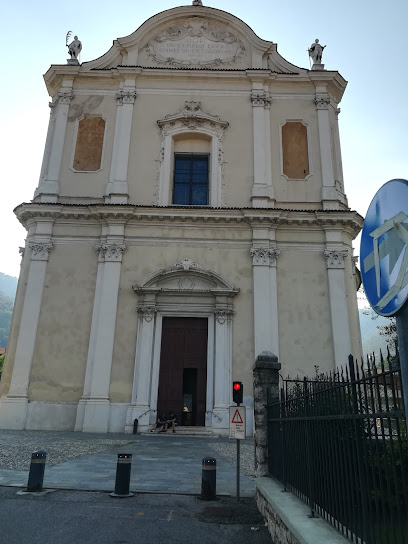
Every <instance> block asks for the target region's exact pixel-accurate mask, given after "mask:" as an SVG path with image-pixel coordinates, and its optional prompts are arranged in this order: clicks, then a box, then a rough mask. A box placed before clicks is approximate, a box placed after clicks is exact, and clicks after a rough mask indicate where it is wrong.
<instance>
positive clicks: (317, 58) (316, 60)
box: [308, 38, 326, 64]
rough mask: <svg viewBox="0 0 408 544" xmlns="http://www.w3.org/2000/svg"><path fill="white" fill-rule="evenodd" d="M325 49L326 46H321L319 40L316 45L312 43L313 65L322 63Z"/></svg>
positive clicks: (310, 49) (311, 55)
mask: <svg viewBox="0 0 408 544" xmlns="http://www.w3.org/2000/svg"><path fill="white" fill-rule="evenodd" d="M325 47H326V46H325V45H321V44H320V43H319V40H318V39H317V38H316V40H315V41H314V43H312V45H311V46H310V47H309V50H308V51H309V57H310V58H311V59H312V60H313V64H321V63H322V56H323V49H324V48H325Z"/></svg>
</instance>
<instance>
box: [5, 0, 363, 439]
mask: <svg viewBox="0 0 408 544" xmlns="http://www.w3.org/2000/svg"><path fill="white" fill-rule="evenodd" d="M76 40H77V37H76ZM79 43H80V42H79ZM75 44H76V45H75V47H77V50H80V45H78V42H75ZM85 49H86V46H85ZM70 55H71V60H70V61H69V62H68V63H67V64H66V65H52V66H51V67H50V69H49V70H48V72H47V73H46V74H45V82H46V86H47V90H48V92H49V94H50V96H51V99H52V101H51V103H50V107H51V115H50V122H49V130H48V134H47V139H46V142H45V151H44V159H43V165H42V171H41V175H40V180H39V184H38V187H37V189H36V190H35V194H34V198H33V200H32V201H31V202H29V203H23V204H21V205H20V206H18V207H17V208H16V210H15V214H16V216H17V218H18V220H19V221H20V222H21V223H22V224H23V225H24V227H25V228H26V229H27V240H26V246H25V248H23V249H22V263H21V274H20V280H19V286H18V291H17V297H16V303H15V310H14V315H13V320H12V328H11V333H10V338H9V346H8V350H7V358H6V363H5V369H4V372H3V378H2V381H1V382H0V395H1V396H0V427H1V428H10V429H45V430H46V429H54V430H76V431H84V432H132V429H133V422H134V420H135V419H137V420H138V423H139V429H141V430H146V429H147V428H149V426H150V425H151V424H152V423H154V422H155V420H156V417H157V415H158V413H159V412H162V411H167V410H173V411H174V412H175V413H176V415H177V418H178V420H179V423H181V424H183V425H187V426H188V425H193V426H194V425H195V426H200V427H202V426H205V427H207V428H208V429H210V430H212V431H213V432H214V434H221V435H225V434H227V433H228V427H229V421H228V419H229V417H228V407H229V406H230V404H231V402H232V381H233V380H240V381H242V382H243V384H244V404H245V406H246V409H247V430H248V433H249V434H251V433H252V431H253V417H252V412H253V386H252V368H253V363H254V361H255V358H256V357H257V356H258V355H260V354H262V353H264V352H272V353H273V354H275V355H277V356H278V357H279V361H280V362H281V364H282V371H283V373H284V374H285V375H288V374H290V375H291V376H296V375H299V376H303V375H305V374H309V375H310V374H312V373H313V372H314V366H315V365H318V366H319V369H320V371H325V370H333V369H334V368H335V367H336V366H337V365H341V364H344V363H345V362H346V361H347V356H348V355H349V353H353V354H355V355H356V356H358V355H359V354H360V353H361V340H360V329H359V321H358V311H357V299H356V283H357V277H358V272H357V271H356V268H355V262H354V259H353V253H352V240H353V239H354V238H355V237H356V235H357V234H358V232H359V230H360V229H361V226H362V218H361V217H360V216H359V215H358V214H357V213H356V212H354V211H351V210H350V209H349V207H348V204H347V199H346V196H345V192H344V184H343V174H342V163H341V151H340V140H339V128H338V113H339V107H338V105H339V102H340V101H341V98H342V95H343V93H344V90H345V87H346V81H345V80H344V79H343V77H342V76H341V75H340V74H339V73H338V72H336V71H329V70H325V69H324V65H323V64H321V55H320V58H319V63H315V65H314V66H313V68H312V69H311V70H309V69H304V68H299V67H297V66H294V65H293V64H291V63H290V62H289V61H287V60H285V59H284V58H283V57H282V56H281V55H280V54H279V53H278V51H277V46H276V44H275V43H273V42H271V41H265V40H262V39H260V38H259V37H258V36H256V34H255V33H254V32H253V31H252V30H251V29H250V28H249V27H248V26H247V25H246V24H245V23H244V22H243V21H241V20H240V19H238V18H236V17H235V16H233V15H232V14H229V13H226V12H223V11H221V10H217V9H214V8H208V7H205V6H202V5H201V2H194V3H193V5H191V6H185V7H179V8H174V9H170V10H168V11H165V12H162V13H159V14H157V15H155V16H154V17H152V18H150V19H149V20H147V21H146V22H145V23H144V24H142V25H141V26H140V28H138V30H136V31H135V32H134V33H133V34H131V35H129V36H126V37H124V38H119V39H117V40H115V41H114V42H113V46H112V48H111V49H110V50H109V51H108V52H107V53H106V54H104V55H103V56H102V57H100V58H98V59H96V60H93V61H91V62H85V63H83V64H81V65H80V64H79V63H78V62H77V61H76V58H75V48H74V47H72V48H71V49H70Z"/></svg>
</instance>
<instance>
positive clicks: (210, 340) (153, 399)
mask: <svg viewBox="0 0 408 544" xmlns="http://www.w3.org/2000/svg"><path fill="white" fill-rule="evenodd" d="M163 317H185V318H187V319H188V318H193V317H201V318H207V319H208V323H207V383H206V388H207V391H206V402H205V426H206V427H208V426H211V424H212V417H211V412H212V408H213V403H214V400H213V399H214V395H213V390H214V386H213V383H214V314H211V313H209V312H200V313H198V312H194V313H192V312H189V313H183V314H181V313H180V312H179V311H172V312H169V311H167V312H157V316H156V329H155V343H154V348H153V350H154V355H153V368H152V385H151V395H150V409H151V412H150V424H151V425H153V424H154V423H155V422H156V418H157V399H158V396H159V377H160V357H161V340H162V330H163ZM210 384H211V387H210Z"/></svg>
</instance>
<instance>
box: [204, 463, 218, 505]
mask: <svg viewBox="0 0 408 544" xmlns="http://www.w3.org/2000/svg"><path fill="white" fill-rule="evenodd" d="M216 495H217V461H216V459H214V457H204V459H203V470H202V478H201V499H202V500H203V501H214V500H215V499H216V498H217V496H216Z"/></svg>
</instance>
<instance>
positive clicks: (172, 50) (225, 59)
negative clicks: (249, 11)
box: [147, 17, 245, 66]
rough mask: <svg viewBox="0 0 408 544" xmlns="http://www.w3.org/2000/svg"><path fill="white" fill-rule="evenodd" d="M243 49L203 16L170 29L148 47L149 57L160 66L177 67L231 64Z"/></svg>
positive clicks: (227, 33) (237, 40)
mask: <svg viewBox="0 0 408 544" xmlns="http://www.w3.org/2000/svg"><path fill="white" fill-rule="evenodd" d="M244 50H245V47H244V45H243V44H242V42H241V41H240V40H239V39H238V38H237V37H236V36H235V35H234V34H232V33H231V32H227V31H225V30H223V29H220V28H215V27H211V25H210V24H209V23H208V21H206V20H205V19H202V18H200V17H192V18H190V19H188V20H187V21H185V23H184V24H179V25H176V26H172V27H169V28H167V29H166V30H165V31H164V32H162V33H161V34H159V35H158V36H156V38H155V39H154V40H153V41H152V42H151V43H149V44H148V45H147V52H148V54H149V56H150V57H151V58H153V59H154V60H155V61H156V62H157V63H159V64H170V65H175V66H177V65H220V64H229V63H232V62H234V61H235V60H236V59H237V58H238V57H239V56H240V55H241V54H242V52H243V51H244Z"/></svg>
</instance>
